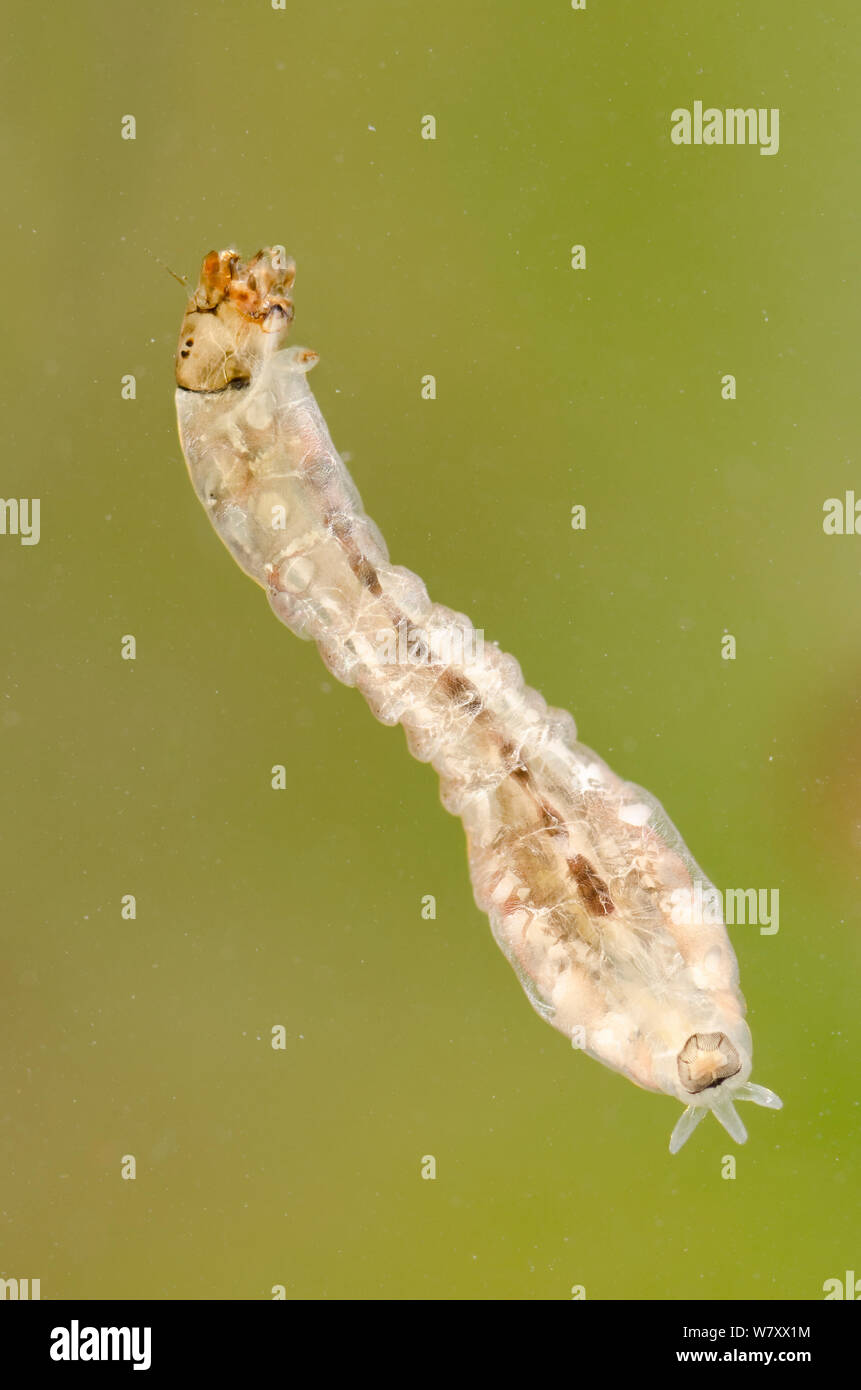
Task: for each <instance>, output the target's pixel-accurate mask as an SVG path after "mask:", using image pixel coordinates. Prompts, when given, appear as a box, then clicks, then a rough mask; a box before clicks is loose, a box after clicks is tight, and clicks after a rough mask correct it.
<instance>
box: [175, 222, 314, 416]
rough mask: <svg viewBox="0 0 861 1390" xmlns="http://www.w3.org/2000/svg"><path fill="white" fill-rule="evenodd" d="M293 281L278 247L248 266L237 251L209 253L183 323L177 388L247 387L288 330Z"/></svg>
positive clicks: (292, 267) (292, 271)
mask: <svg viewBox="0 0 861 1390" xmlns="http://www.w3.org/2000/svg"><path fill="white" fill-rule="evenodd" d="M295 275H296V266H295V263H294V261H293V260H292V259H291V258H290V257H289V256H288V255H287V253H286V252H285V250H284V247H283V246H272V247H267V249H266V250H265V251H258V252H257V255H256V256H254V257H252V259H251V260H250V261H247V262H246V261H242V260H241V259H240V256H239V253H238V251H220V252H219V251H210V252H209V255H208V256H206V257H205V259H204V262H203V268H202V270H201V272H200V283H199V284H198V286H197V289H196V290H195V292H194V295H193V297H192V298H191V299H190V300H189V303H188V305H187V307H186V311H185V317H184V319H183V321H182V330H181V332H180V335H179V346H178V347H177V350H176V383H177V386H181V387H183V388H184V389H185V390H186V391H223V390H224V388H225V387H226V386H229V385H230V384H231V382H237V381H239V382H241V381H248V380H249V379H250V378H251V377H252V375H253V374H254V372H255V370H256V369H257V368H258V367H259V366H260V364H261V363H262V362H264V361H265V360H266V359H267V358H269V357H271V355H272V353H273V352H276V351H277V350H278V348H279V347H280V346H281V344H282V342H283V340H284V338H285V336H286V333H287V330H288V328H289V327H290V322H291V320H292V318H293V301H292V300H291V299H290V297H289V290H290V289H291V287H292V285H293V280H294V278H295Z"/></svg>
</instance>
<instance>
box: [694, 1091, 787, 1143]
mask: <svg viewBox="0 0 861 1390" xmlns="http://www.w3.org/2000/svg"><path fill="white" fill-rule="evenodd" d="M739 1100H750V1101H753V1103H754V1105H762V1106H764V1108H765V1109H766V1110H782V1109H783V1101H782V1100H781V1099H780V1096H777V1095H775V1094H774V1091H769V1089H768V1087H767V1086H755V1085H754V1084H753V1082H751V1081H746V1082H745V1083H744V1085H743V1086H738V1087H736V1089H735V1090H734V1091H730V1092H727V1093H726V1094H723V1095H721V1096H720V1097H719V1099H717V1100H715V1101H713V1102H712V1103H711V1104H710V1105H689V1106H688V1107H687V1109H686V1110H683V1111H682V1116H681V1119H680V1120H679V1122H678V1124H677V1125H676V1127H675V1129H674V1130H673V1132H672V1134H671V1135H670V1153H671V1154H677V1153H678V1151H679V1149H680V1148H681V1147H682V1145H683V1144H686V1143H687V1141H688V1139H690V1137H691V1135H692V1134H693V1132H694V1130H695V1129H696V1127H697V1125H698V1124H699V1123H700V1121H701V1120H703V1119H705V1117H706V1115H708V1113H709V1111H710V1110H711V1111H713V1112H714V1117H715V1119H716V1120H717V1121H718V1122H719V1124H722V1125H723V1127H724V1129H725V1130H726V1132H727V1134H728V1135H729V1136H730V1138H731V1139H734V1140H735V1142H736V1143H737V1144H744V1143H746V1142H747V1130H746V1129H745V1127H744V1124H743V1123H742V1121H741V1119H740V1117H739V1115H738V1114H737V1112H736V1108H735V1106H734V1104H733V1101H739Z"/></svg>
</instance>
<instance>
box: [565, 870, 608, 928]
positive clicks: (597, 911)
mask: <svg viewBox="0 0 861 1390" xmlns="http://www.w3.org/2000/svg"><path fill="white" fill-rule="evenodd" d="M567 863H568V870H569V872H570V874H571V877H572V878H573V879H574V881H575V883H576V884H577V888H578V890H579V892H580V896H581V898H582V899H583V902H584V903H585V906H586V911H587V912H588V913H589V914H590V915H591V916H592V917H607V916H609V914H610V913H611V912H615V911H616V907H615V904H614V902H613V899H612V898H611V897H610V890H609V888H608V887H607V885H606V883H605V882H604V880H603V878H601V876H600V874H598V873H597V872H596V871H595V869H594V868H593V867H592V865H591V864H590V863H589V861H588V859H585V858H584V857H583V855H582V854H575V856H574V858H573V859H569V860H568V861H567Z"/></svg>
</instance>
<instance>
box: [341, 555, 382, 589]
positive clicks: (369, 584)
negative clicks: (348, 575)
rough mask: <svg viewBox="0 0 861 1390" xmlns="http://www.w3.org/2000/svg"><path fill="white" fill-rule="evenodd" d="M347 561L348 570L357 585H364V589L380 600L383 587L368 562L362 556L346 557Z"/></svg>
mask: <svg viewBox="0 0 861 1390" xmlns="http://www.w3.org/2000/svg"><path fill="white" fill-rule="evenodd" d="M348 561H349V565H350V569H351V570H352V571H353V574H354V575H355V576H356V578H357V579H358V581H359V583H360V584H364V586H365V588H366V589H368V590H369V591H370V593H372V594H373V595H374V598H380V596H381V595H382V592H383V586H382V584H381V583H380V580H379V576H378V574H377V571H376V570H375V569H374V567H373V565H372V564H371V562H370V560H366V559H365V557H364V555H358V554H353V555H350V556H348Z"/></svg>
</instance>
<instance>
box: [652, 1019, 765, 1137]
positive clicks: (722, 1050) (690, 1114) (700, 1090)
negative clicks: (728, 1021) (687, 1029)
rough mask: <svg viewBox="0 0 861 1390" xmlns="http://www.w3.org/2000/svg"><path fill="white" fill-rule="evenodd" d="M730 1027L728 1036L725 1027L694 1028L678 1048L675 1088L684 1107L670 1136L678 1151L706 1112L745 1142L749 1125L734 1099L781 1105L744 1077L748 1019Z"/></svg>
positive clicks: (747, 1066)
mask: <svg viewBox="0 0 861 1390" xmlns="http://www.w3.org/2000/svg"><path fill="white" fill-rule="evenodd" d="M731 1031H732V1032H733V1034H734V1036H733V1038H732V1039H731V1038H730V1037H728V1036H727V1034H726V1033H716V1032H710V1033H705V1032H699V1033H692V1034H691V1035H690V1037H689V1038H688V1039H687V1041H686V1043H685V1045H684V1047H682V1048H681V1049H680V1051H679V1053H678V1056H677V1058H676V1068H677V1071H678V1083H677V1085H676V1086H674V1087H673V1091H674V1092H675V1094H676V1096H677V1097H678V1099H679V1100H681V1101H682V1102H683V1103H684V1104H686V1106H687V1108H686V1110H685V1111H684V1112H683V1114H682V1117H681V1119H680V1120H679V1122H678V1124H677V1125H676V1127H675V1129H674V1130H673V1132H672V1135H671V1136H670V1153H678V1151H679V1149H680V1148H681V1147H682V1145H683V1144H684V1143H685V1142H686V1141H687V1139H688V1138H689V1137H690V1135H691V1134H692V1133H693V1131H694V1130H695V1129H696V1127H697V1125H698V1124H699V1123H700V1121H701V1120H702V1119H704V1118H705V1116H706V1115H708V1114H709V1112H712V1113H713V1114H714V1116H715V1118H716V1119H717V1120H718V1121H719V1123H720V1124H722V1125H723V1127H724V1129H725V1130H726V1131H727V1133H728V1134H729V1135H730V1137H731V1138H732V1139H734V1140H735V1141H736V1143H737V1144H743V1143H745V1141H746V1139H747V1130H746V1129H745V1127H744V1125H743V1124H742V1121H741V1120H740V1119H739V1116H738V1114H737V1112H736V1109H735V1105H734V1103H733V1102H734V1101H738V1100H750V1101H753V1102H754V1104H756V1105H763V1106H766V1107H767V1108H768V1109H770V1110H780V1108H781V1106H782V1104H783V1102H782V1101H781V1100H780V1098H779V1097H778V1096H776V1095H775V1094H774V1092H773V1091H769V1090H766V1088H765V1087H764V1086H754V1085H753V1084H752V1083H751V1082H750V1081H749V1080H748V1078H749V1076H750V1072H751V1066H752V1059H751V1046H750V1030H749V1028H748V1027H747V1024H746V1023H745V1022H744V1021H743V1020H740V1022H739V1024H738V1025H736V1027H735V1028H734V1029H732V1030H731Z"/></svg>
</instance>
